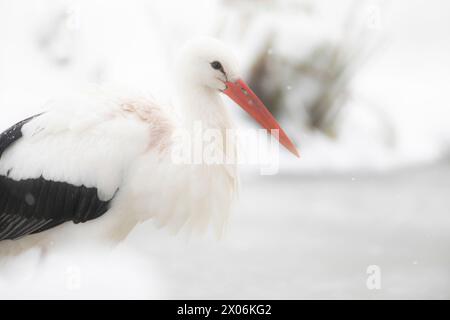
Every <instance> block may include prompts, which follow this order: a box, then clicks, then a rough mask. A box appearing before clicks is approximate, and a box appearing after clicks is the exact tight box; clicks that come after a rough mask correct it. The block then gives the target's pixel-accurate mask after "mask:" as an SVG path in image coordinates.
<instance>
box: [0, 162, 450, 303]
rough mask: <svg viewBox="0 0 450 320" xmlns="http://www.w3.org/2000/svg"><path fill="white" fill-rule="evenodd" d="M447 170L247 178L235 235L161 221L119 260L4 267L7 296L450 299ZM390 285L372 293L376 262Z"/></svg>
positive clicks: (75, 254)
mask: <svg viewBox="0 0 450 320" xmlns="http://www.w3.org/2000/svg"><path fill="white" fill-rule="evenodd" d="M449 192H450V164H448V163H446V164H442V165H439V166H433V167H419V168H410V169H404V170H401V171H398V172H395V173H391V174H383V175H371V174H358V173H354V174H352V175H350V174H349V175H347V174H345V175H344V174H342V175H330V176H320V175H319V176H317V175H309V176H300V177H293V176H278V177H257V178H255V177H253V178H248V179H245V181H244V186H243V190H242V194H241V200H240V204H239V205H238V206H237V208H236V211H235V212H234V214H233V217H232V219H231V222H230V227H229V231H228V234H227V236H226V237H225V238H224V239H222V240H220V241H214V240H211V239H205V238H197V237H194V238H191V239H189V240H186V239H184V238H182V237H174V236H172V235H170V234H168V233H167V232H166V231H165V230H158V229H156V228H155V227H154V226H153V224H152V222H148V223H145V224H143V225H141V226H140V227H138V228H137V229H136V230H135V231H134V232H133V233H132V234H131V235H130V237H129V238H128V239H127V240H126V242H124V243H123V244H122V245H121V246H119V247H118V248H116V249H115V250H114V251H113V252H111V253H109V251H107V250H106V251H105V250H103V249H101V248H99V249H92V248H91V246H90V245H89V246H86V247H82V248H79V247H77V246H75V245H69V246H68V247H67V248H66V249H65V250H64V251H62V252H58V251H56V252H53V253H51V254H50V256H49V257H48V258H47V260H45V261H44V262H42V263H41V264H38V265H37V269H36V263H37V261H38V256H37V253H36V252H34V253H33V252H31V253H28V254H25V255H24V256H21V257H19V258H18V260H15V261H10V262H7V263H6V264H5V265H4V266H3V267H2V268H1V269H0V270H1V272H0V275H1V276H0V297H2V298H20V297H26V298H49V297H52V298H83V297H85V298H184V299H185V298H199V299H200V298H209V299H211V298H230V299H241V298H242V299H244V298H248V299H250V298H261V299H279V298H285V299H308V298H326V299H335V298H345V299H347V298H357V299H361V298H368V299H381V298H386V299H394V298H414V299H417V298H427V299H430V298H436V299H449V298H450V256H449V252H450V216H449V214H448V208H449V207H450V198H449V197H448V194H449ZM373 265H375V266H378V267H379V268H380V271H381V277H380V280H381V289H380V290H369V289H368V288H367V286H366V281H367V279H368V277H369V275H368V274H367V273H366V272H367V268H368V267H369V266H373Z"/></svg>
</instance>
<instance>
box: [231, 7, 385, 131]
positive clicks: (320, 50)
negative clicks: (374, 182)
mask: <svg viewBox="0 0 450 320" xmlns="http://www.w3.org/2000/svg"><path fill="white" fill-rule="evenodd" d="M223 3H224V5H225V6H226V7H227V8H229V9H230V10H231V12H232V11H233V10H234V11H235V12H238V14H237V17H239V18H238V20H240V23H239V26H240V28H241V29H242V30H241V32H242V34H245V33H246V32H247V31H248V29H249V28H250V27H251V26H252V23H253V22H254V21H256V20H257V19H258V17H259V15H261V14H266V15H267V13H268V12H269V13H270V14H273V15H274V16H277V15H279V17H278V18H277V19H273V21H279V22H280V24H283V19H282V17H283V15H282V14H286V12H288V13H289V14H297V15H298V19H308V20H310V21H315V22H314V23H316V24H318V25H319V24H321V23H325V24H333V23H335V22H334V21H331V22H330V21H320V19H321V18H320V15H319V14H317V13H318V11H317V8H316V5H315V3H314V2H313V1H302V0H299V1H295V0H286V1H282V0H264V1H259V0H258V1H257V0H245V1H235V0H223ZM364 3H365V1H355V2H352V3H351V5H350V6H349V8H348V11H347V14H346V16H345V17H344V18H343V19H342V21H340V22H339V23H338V22H336V25H331V27H330V29H331V30H333V29H339V30H340V37H338V38H337V39H335V38H332V39H330V38H327V37H325V38H320V37H319V38H318V39H317V41H314V42H313V43H312V44H311V45H310V47H305V46H304V47H303V49H304V50H305V52H299V53H298V54H297V56H298V57H297V56H296V54H295V53H294V55H292V54H290V55H289V56H285V55H283V54H279V52H278V51H277V38H278V36H279V35H280V32H283V31H282V30H283V29H282V28H280V27H279V25H277V23H274V24H273V25H272V26H270V27H268V31H267V30H265V31H264V32H263V33H262V34H261V35H260V44H259V45H258V47H259V51H258V52H257V53H256V57H255V59H254V60H253V61H252V63H251V67H250V68H249V70H248V76H249V82H250V85H251V86H252V88H254V91H255V92H257V93H258V95H260V96H261V98H262V100H263V101H265V102H266V104H267V105H268V107H269V108H270V109H271V111H272V112H273V113H274V114H275V115H277V116H280V115H281V116H283V115H285V116H286V115H287V116H288V117H293V118H294V119H295V121H301V122H302V123H301V125H303V126H306V127H308V128H310V129H311V130H319V131H321V132H323V133H325V134H326V135H328V136H330V137H335V136H336V135H337V127H338V124H339V115H340V114H341V112H342V110H343V109H344V108H345V106H346V105H347V102H348V100H349V98H350V97H351V86H350V85H351V81H352V80H353V78H354V76H355V75H356V74H357V73H358V71H359V70H360V69H361V67H362V66H363V64H364V63H365V62H366V61H368V59H369V58H370V55H371V54H372V53H373V52H374V51H375V50H374V49H375V48H376V45H375V44H374V41H373V39H372V37H371V34H370V30H369V29H368V27H367V21H364V20H365V19H367V13H365V12H362V11H363V10H364V9H365V8H367V6H366V7H365V6H364ZM255 7H259V9H258V10H254V8H255ZM375 14H376V12H375ZM361 20H363V21H361ZM337 21H338V20H337ZM300 27H301V24H299V28H300ZM333 31H334V30H333ZM301 32H303V33H308V32H310V34H311V35H312V37H314V35H315V30H313V29H311V30H309V31H308V30H301ZM290 41H292V43H291V45H292V48H298V47H301V46H302V41H304V39H302V38H301V37H292V39H290ZM294 50H295V49H294ZM305 53H306V54H305Z"/></svg>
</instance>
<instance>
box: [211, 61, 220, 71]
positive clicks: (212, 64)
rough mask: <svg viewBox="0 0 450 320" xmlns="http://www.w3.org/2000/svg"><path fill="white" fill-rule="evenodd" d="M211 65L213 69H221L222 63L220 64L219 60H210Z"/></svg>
mask: <svg viewBox="0 0 450 320" xmlns="http://www.w3.org/2000/svg"><path fill="white" fill-rule="evenodd" d="M211 67H213V69H216V70H221V69H222V65H221V64H220V62H219V61H214V62H211Z"/></svg>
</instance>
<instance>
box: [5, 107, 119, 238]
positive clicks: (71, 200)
mask: <svg viewBox="0 0 450 320" xmlns="http://www.w3.org/2000/svg"><path fill="white" fill-rule="evenodd" d="M38 116H39V115H37V116H34V117H30V118H28V119H25V120H23V121H21V122H19V123H17V124H16V125H14V126H12V127H11V128H9V129H8V130H6V131H5V132H3V133H2V134H0V160H1V156H2V155H3V153H4V152H5V151H6V149H7V148H8V147H10V146H11V145H12V144H13V143H14V142H16V141H17V140H19V139H20V138H22V136H23V135H22V127H23V126H24V125H25V124H26V123H28V122H29V121H31V120H32V119H34V118H35V117H38ZM111 200H112V199H110V200H108V201H102V200H100V199H99V197H98V192H97V189H96V188H87V187H85V186H75V185H71V184H69V183H65V182H57V181H50V180H46V179H44V178H43V177H40V178H38V179H25V180H20V181H16V180H13V179H11V178H10V177H8V175H6V176H4V175H0V241H2V240H16V239H19V238H21V237H24V236H26V235H30V234H35V233H39V232H43V231H45V230H48V229H51V228H54V227H56V226H58V225H60V224H63V223H65V222H68V221H72V222H74V223H82V222H86V221H89V220H92V219H96V218H98V217H100V216H102V215H103V214H104V213H105V212H107V211H108V210H109V207H110V202H111Z"/></svg>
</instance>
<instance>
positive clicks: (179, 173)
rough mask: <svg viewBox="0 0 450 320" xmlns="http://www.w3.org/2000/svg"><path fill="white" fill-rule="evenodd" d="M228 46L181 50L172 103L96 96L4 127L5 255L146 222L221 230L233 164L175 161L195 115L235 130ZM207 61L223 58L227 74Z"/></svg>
mask: <svg viewBox="0 0 450 320" xmlns="http://www.w3.org/2000/svg"><path fill="white" fill-rule="evenodd" d="M208 45H209V46H212V47H213V48H212V49H211V48H206V49H205V46H208ZM223 51H224V50H222V47H221V45H219V44H217V43H215V42H211V41H209V40H208V41H203V42H200V43H196V44H194V45H191V46H190V47H188V48H187V49H185V51H184V52H185V56H184V58H183V59H181V60H182V61H181V62H179V66H180V71H179V72H180V73H179V81H178V86H177V90H178V98H179V99H178V101H179V102H178V103H177V104H175V106H176V108H174V109H169V108H165V107H162V106H160V105H158V104H156V103H155V102H153V101H151V100H149V99H143V98H136V99H134V98H122V97H118V98H111V97H105V96H101V95H100V96H98V97H96V98H93V97H89V98H88V99H77V100H75V101H70V102H69V101H61V102H58V103H54V104H53V105H52V106H51V107H49V110H48V111H46V112H44V113H42V114H39V115H36V116H34V117H31V118H29V119H26V120H24V121H22V122H20V123H18V124H17V125H15V126H13V127H12V128H11V129H9V130H7V131H5V132H4V133H3V134H2V135H1V136H0V257H2V256H4V255H10V254H17V253H19V252H21V251H22V250H24V249H27V248H29V247H31V246H34V245H36V244H38V243H39V244H42V243H43V244H46V243H49V242H50V241H54V238H55V237H60V238H61V237H62V238H64V236H65V235H66V234H67V232H68V231H66V230H69V229H71V230H87V229H89V228H90V227H91V228H93V229H94V230H95V234H96V235H98V236H100V237H101V238H102V239H104V240H108V241H111V242H113V243H117V242H118V241H120V240H122V239H123V238H124V237H126V236H127V234H128V233H129V232H130V231H131V230H132V229H133V227H134V226H136V224H138V223H140V222H143V221H146V220H148V219H150V218H152V219H154V220H155V221H156V223H157V224H158V225H161V226H169V227H170V228H171V229H172V230H175V231H177V230H180V229H183V228H185V229H186V230H195V229H198V230H205V229H206V228H207V226H208V225H210V224H212V225H213V226H214V229H215V230H216V232H217V234H221V233H222V231H223V227H224V225H225V222H226V220H227V216H228V214H229V209H230V205H231V203H232V199H233V197H234V195H235V190H236V184H237V172H236V164H235V163H234V164H230V163H220V164H206V163H200V164H198V163H187V164H186V163H184V164H179V163H176V162H174V161H173V151H174V150H175V149H177V148H178V147H179V144H180V143H182V142H180V141H177V140H174V139H173V136H174V132H176V131H179V130H180V129H182V130H184V132H187V133H190V132H192V130H193V124H194V122H195V121H201V123H202V125H203V128H205V129H216V130H219V131H220V132H224V131H225V130H227V129H230V128H231V127H232V123H231V119H230V117H229V115H228V113H227V110H226V107H225V105H224V104H223V102H222V100H221V98H220V96H219V93H220V91H222V92H225V93H226V90H228V88H227V85H226V84H228V83H229V85H230V86H231V85H232V83H231V81H236V80H237V79H238V78H237V77H236V75H235V70H236V69H235V66H234V65H233V63H234V61H231V62H230V60H232V58H230V57H228V56H227V53H226V52H223ZM203 59H205V61H206V62H207V63H206V64H205V66H203V65H202V64H200V62H201V61H203ZM211 59H213V60H216V59H217V60H219V59H221V60H222V64H223V66H222V64H220V67H221V70H219V68H218V67H217V66H215V65H213V64H212V63H211V61H210V60H211ZM202 63H203V62H202ZM210 63H211V66H212V69H213V73H211V70H209V69H207V68H211V66H210ZM216 67H217V68H216ZM191 68H197V69H201V68H205V70H200V71H199V72H200V74H199V72H193V71H192V70H191ZM224 68H225V70H226V72H225V70H224ZM216 71H217V72H216ZM208 72H209V73H211V74H209V73H208ZM222 75H223V77H222ZM197 79H200V80H197ZM211 81H212V82H213V83H212V84H211ZM204 82H208V83H204ZM239 90H243V89H242V88H240V89H239ZM239 90H238V91H239ZM229 95H230V96H231V97H232V98H233V99H234V100H235V101H237V100H236V99H238V98H239V97H238V98H236V99H235V97H234V96H232V95H231V94H229ZM250 102H252V103H250V105H251V104H253V103H254V102H253V101H250ZM255 118H257V117H255ZM257 120H258V122H260V123H262V122H261V121H262V120H261V121H260V119H258V118H257ZM283 134H284V133H283ZM280 141H281V139H280ZM215 147H216V148H218V150H219V151H220V152H222V153H224V154H226V153H227V152H230V151H231V150H230V148H231V149H233V148H234V146H233V145H231V146H230V144H228V145H227V146H226V148H225V146H224V144H223V143H219V142H217V146H215ZM233 152H234V150H233ZM80 224H81V225H80ZM55 241H56V240H55Z"/></svg>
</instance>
